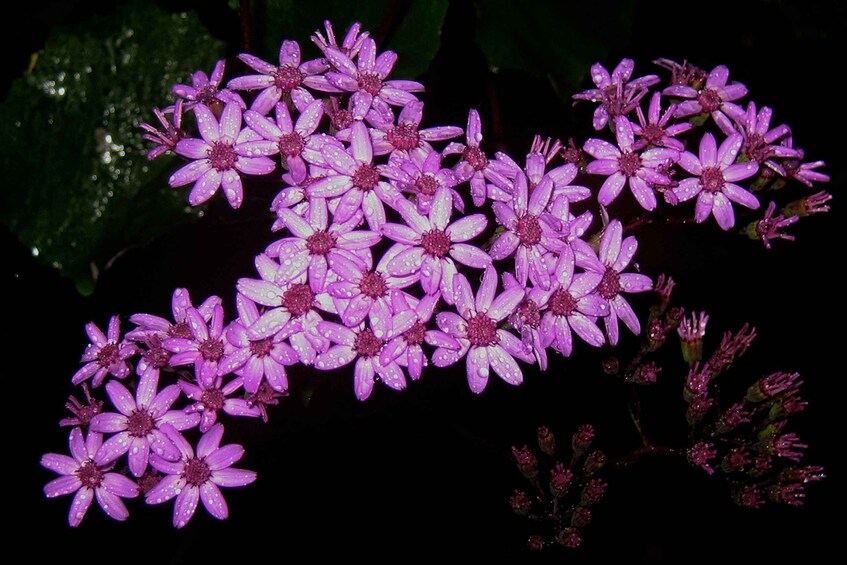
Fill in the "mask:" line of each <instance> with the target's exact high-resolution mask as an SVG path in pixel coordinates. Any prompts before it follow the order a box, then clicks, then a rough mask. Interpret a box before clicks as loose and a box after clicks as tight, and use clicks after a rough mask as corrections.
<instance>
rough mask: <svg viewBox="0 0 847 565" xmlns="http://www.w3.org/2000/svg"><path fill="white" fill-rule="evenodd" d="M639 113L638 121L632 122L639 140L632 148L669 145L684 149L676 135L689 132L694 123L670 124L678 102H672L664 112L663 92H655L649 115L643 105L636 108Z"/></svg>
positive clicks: (648, 110) (639, 148)
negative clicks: (645, 113)
mask: <svg viewBox="0 0 847 565" xmlns="http://www.w3.org/2000/svg"><path fill="white" fill-rule="evenodd" d="M635 112H636V114H637V115H638V123H637V124H636V123H633V124H632V131H633V132H634V133H635V135H637V136H638V140H637V141H636V142H635V143H634V144H633V146H632V148H633V149H635V150H641V149H644V148H645V147H648V146H651V145H652V146H654V147H667V148H669V149H676V150H677V151H682V150H683V149H684V146H683V145H682V142H681V141H680V140H678V139H676V136H678V135H680V134H682V133H685V132H687V131H688V130H690V129H691V128H693V127H694V125H693V124H692V123H691V122H678V123H675V124H670V125H668V124H669V123H670V121H671V118H672V117H673V115H674V112H676V104H671V105H670V106H668V108H667V109H666V110H665V111H664V113H663V112H662V93H661V92H654V93H653V96H652V97H651V98H650V104H649V106H648V107H647V115H646V116H645V115H644V112H643V111H642V110H641V105H638V106H637V107H636V108H635Z"/></svg>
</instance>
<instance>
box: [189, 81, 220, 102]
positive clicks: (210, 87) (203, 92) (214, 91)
mask: <svg viewBox="0 0 847 565" xmlns="http://www.w3.org/2000/svg"><path fill="white" fill-rule="evenodd" d="M217 96H218V86H217V85H216V84H214V83H212V82H209V83H206V84H204V85H203V86H201V87H200V88H198V89H197V92H196V93H195V94H194V100H196V101H197V102H200V103H202V104H205V105H206V106H212V105H213V104H216V103H217V102H218V101H217V100H216V98H217Z"/></svg>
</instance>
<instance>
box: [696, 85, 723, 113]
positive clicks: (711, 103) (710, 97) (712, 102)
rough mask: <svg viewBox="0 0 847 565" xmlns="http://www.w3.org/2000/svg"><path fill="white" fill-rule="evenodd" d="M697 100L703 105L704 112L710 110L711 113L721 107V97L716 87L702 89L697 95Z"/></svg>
mask: <svg viewBox="0 0 847 565" xmlns="http://www.w3.org/2000/svg"><path fill="white" fill-rule="evenodd" d="M697 102H699V103H700V106H702V107H703V111H704V112H709V113H710V114H711V113H712V112H714V111H715V110H717V109H718V108H720V107H721V97H720V95H719V94H718V91H717V90H715V89H714V88H704V89H703V90H701V91H700V95H699V96H697Z"/></svg>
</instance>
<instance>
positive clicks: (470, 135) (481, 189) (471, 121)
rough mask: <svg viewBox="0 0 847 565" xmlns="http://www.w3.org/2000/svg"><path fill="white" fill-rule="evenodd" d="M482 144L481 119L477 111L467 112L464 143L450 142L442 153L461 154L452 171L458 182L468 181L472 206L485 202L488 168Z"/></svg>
mask: <svg viewBox="0 0 847 565" xmlns="http://www.w3.org/2000/svg"><path fill="white" fill-rule="evenodd" d="M480 144H482V121H481V120H480V119H479V112H477V111H476V110H473V109H472V110H470V111H469V112H468V127H467V128H466V129H465V143H464V144H463V143H457V142H452V143H450V144H449V145H447V147H445V148H444V151H443V153H444V155H453V154H457V153H458V154H461V155H462V160H461V161H459V162H458V163H456V165H455V166H454V167H453V171H454V172H455V173H456V178H457V179H458V181H459V182H460V183H463V182H470V185H471V198H472V199H473V203H474V206H477V207H479V206H482V205H483V204H484V203H485V198H486V195H487V188H486V182H485V173H484V171H485V170H486V169H487V168H489V164H488V157H486V156H485V152H484V151H483V150H482V149H481V148H480Z"/></svg>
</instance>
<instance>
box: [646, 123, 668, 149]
mask: <svg viewBox="0 0 847 565" xmlns="http://www.w3.org/2000/svg"><path fill="white" fill-rule="evenodd" d="M664 136H665V130H664V128H662V126H660V125H658V124H647V127H645V128H644V133H642V134H641V137H642V138H643V139H644V141H646V142H647V143H649V144H650V145H659V144H660V143H661V141H662V138H663V137H664Z"/></svg>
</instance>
